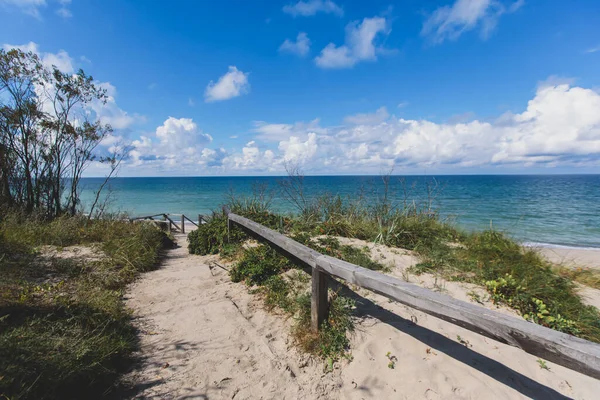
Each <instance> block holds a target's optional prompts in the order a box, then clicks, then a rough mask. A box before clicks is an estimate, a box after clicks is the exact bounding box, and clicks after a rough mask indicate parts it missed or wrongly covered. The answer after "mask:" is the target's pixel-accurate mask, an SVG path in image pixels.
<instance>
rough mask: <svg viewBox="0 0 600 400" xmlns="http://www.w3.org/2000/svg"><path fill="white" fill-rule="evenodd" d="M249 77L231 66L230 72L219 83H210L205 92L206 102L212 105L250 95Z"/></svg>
mask: <svg viewBox="0 0 600 400" xmlns="http://www.w3.org/2000/svg"><path fill="white" fill-rule="evenodd" d="M248 75H249V74H248V73H244V72H242V71H240V70H238V69H237V68H236V67H234V66H230V67H229V70H228V72H227V73H226V74H225V75H223V76H221V77H220V78H219V80H218V81H217V83H214V82H213V81H210V83H209V84H208V86H207V87H206V91H205V92H204V99H205V101H206V102H208V103H210V102H213V101H221V100H227V99H231V98H233V97H237V96H241V95H243V94H246V93H248V92H249V91H250V83H248Z"/></svg>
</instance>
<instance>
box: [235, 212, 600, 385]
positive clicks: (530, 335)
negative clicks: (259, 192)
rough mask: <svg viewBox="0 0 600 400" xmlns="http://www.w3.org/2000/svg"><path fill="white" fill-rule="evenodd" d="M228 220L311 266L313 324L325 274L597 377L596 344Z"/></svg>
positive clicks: (323, 303)
mask: <svg viewBox="0 0 600 400" xmlns="http://www.w3.org/2000/svg"><path fill="white" fill-rule="evenodd" d="M228 215H229V221H230V222H233V223H235V224H236V225H238V226H239V227H241V228H242V229H243V230H244V231H245V232H247V233H248V234H250V235H251V236H253V237H255V238H257V239H259V240H260V241H263V242H266V243H267V244H269V245H270V246H272V247H274V248H275V249H276V250H278V251H280V252H282V253H283V254H284V255H286V256H287V257H289V258H291V259H292V260H294V261H295V262H297V263H300V264H301V265H303V266H304V267H310V268H311V269H312V302H311V318H312V321H311V322H312V327H313V329H315V330H317V329H318V328H319V326H320V325H321V322H322V321H324V320H325V318H326V316H327V311H328V304H327V286H328V285H327V280H328V279H329V276H332V277H337V278H341V279H343V280H345V281H346V282H349V283H352V284H355V285H358V286H360V287H363V288H365V289H369V290H372V291H373V292H376V293H379V294H381V295H383V296H386V297H388V298H390V299H392V300H395V301H398V302H400V303H402V304H405V305H407V306H409V307H412V308H415V309H417V310H420V311H423V312H425V313H427V314H430V315H433V316H435V317H437V318H439V319H443V320H445V321H448V322H451V323H453V324H455V325H459V326H461V327H463V328H466V329H469V330H471V331H473V332H477V333H479V334H481V335H484V336H487V337H489V338H492V339H495V340H497V341H499V342H502V343H506V344H509V345H511V346H515V347H518V348H520V349H522V350H524V351H526V352H527V353H530V354H533V355H535V356H538V357H541V358H543V359H546V360H548V361H552V362H554V363H556V364H558V365H562V366H564V367H567V368H570V369H572V370H575V371H578V372H581V373H583V374H585V375H589V376H592V377H594V378H596V379H600V345H598V344H596V343H592V342H589V341H587V340H583V339H580V338H577V337H574V336H571V335H567V334H565V333H562V332H558V331H555V330H552V329H549V328H546V327H544V326H541V325H537V324H534V323H532V322H527V321H524V320H522V319H519V318H515V317H512V316H508V315H505V314H501V313H498V312H496V311H492V310H488V309H487V308H484V307H480V306H477V305H474V304H470V303H467V302H464V301H460V300H456V299H454V298H452V297H450V296H447V295H443V294H440V293H437V292H434V291H431V290H428V289H425V288H422V287H419V286H416V285H413V284H410V283H407V282H404V281H401V280H399V279H397V278H394V277H392V276H389V275H385V274H382V273H379V272H375V271H371V270H369V269H366V268H362V267H359V266H358V265H354V264H351V263H348V262H345V261H342V260H339V259H337V258H333V257H329V256H326V255H322V254H320V253H318V252H316V251H314V250H312V249H310V248H308V247H306V246H304V245H302V244H300V243H298V242H296V241H294V240H292V239H290V238H288V237H286V236H284V235H282V234H280V233H278V232H276V231H274V230H272V229H269V228H267V227H265V226H263V225H260V224H258V223H256V222H254V221H251V220H249V219H247V218H244V217H241V216H239V215H236V214H233V213H229V214H228Z"/></svg>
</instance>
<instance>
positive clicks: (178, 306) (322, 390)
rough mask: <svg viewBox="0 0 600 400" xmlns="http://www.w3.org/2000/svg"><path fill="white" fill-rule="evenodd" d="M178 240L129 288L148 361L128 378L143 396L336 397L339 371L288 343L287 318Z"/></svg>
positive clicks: (149, 397) (190, 397)
mask: <svg viewBox="0 0 600 400" xmlns="http://www.w3.org/2000/svg"><path fill="white" fill-rule="evenodd" d="M177 239H178V243H179V244H180V246H181V247H179V248H177V249H174V250H171V251H169V253H168V255H167V257H166V259H165V260H164V262H163V265H162V267H161V268H160V269H159V270H157V271H153V272H149V273H147V274H144V275H143V277H142V278H141V279H140V280H138V281H137V282H136V283H135V284H134V285H133V286H132V287H131V289H130V291H129V294H128V299H127V304H128V306H129V307H131V308H133V309H134V311H135V314H136V315H137V316H138V318H137V319H136V323H137V325H138V326H139V327H140V328H141V330H142V335H141V342H142V357H143V362H142V365H141V367H140V368H139V369H138V370H137V371H135V372H134V373H133V374H132V375H131V376H130V377H128V379H129V380H131V381H133V382H134V384H135V385H136V386H137V388H138V389H139V390H141V391H140V393H139V394H138V395H137V396H136V398H147V399H175V398H178V399H232V398H235V399H284V398H286V399H296V398H310V399H313V398H328V395H327V394H328V393H330V392H331V391H332V390H334V379H335V378H334V377H333V375H332V374H328V375H325V374H323V372H322V371H323V367H322V365H319V364H318V363H316V362H312V361H310V360H309V359H308V358H307V357H305V356H304V357H303V356H301V355H299V354H298V353H297V352H296V350H295V349H294V348H293V347H292V346H291V343H288V340H287V336H288V335H287V333H286V332H287V331H286V330H287V327H286V325H287V323H286V321H285V320H284V319H283V318H281V317H278V316H276V315H270V314H267V313H266V312H265V311H263V310H262V309H260V308H258V307H257V305H258V303H257V299H256V297H255V296H254V295H251V294H249V293H248V291H247V289H246V288H245V286H244V285H242V284H234V283H232V282H231V281H230V280H229V277H228V275H227V272H225V271H224V270H222V269H220V268H214V269H212V270H211V269H210V268H209V266H208V264H207V263H208V262H209V261H210V259H211V258H213V259H214V257H210V256H208V257H200V256H194V255H190V254H188V250H187V242H186V240H185V237H184V236H180V237H178V238H177Z"/></svg>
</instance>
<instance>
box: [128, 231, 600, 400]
mask: <svg viewBox="0 0 600 400" xmlns="http://www.w3.org/2000/svg"><path fill="white" fill-rule="evenodd" d="M182 239H183V238H180V243H181V244H182V247H180V248H178V249H175V250H173V251H171V253H170V254H169V257H168V258H167V260H166V262H165V263H164V266H163V267H162V268H161V269H159V270H157V271H154V272H150V273H147V274H144V275H143V277H142V278H141V279H140V280H139V281H138V282H137V283H136V284H134V285H133V286H132V288H131V290H130V292H129V295H128V297H129V298H128V304H129V306H130V307H132V308H133V309H134V310H135V313H136V315H137V316H138V318H137V324H138V326H140V327H141V329H142V332H143V333H142V336H141V339H142V344H143V350H142V354H141V356H142V357H143V360H144V361H143V362H142V364H141V366H140V368H139V369H138V370H136V371H135V372H134V373H132V374H131V375H130V376H129V379H130V380H131V381H132V382H133V383H134V384H136V385H137V387H138V389H139V390H140V392H139V395H138V396H137V397H138V398H155V399H171V398H173V399H175V398H197V399H232V398H234V399H483V398H485V399H488V398H498V399H519V398H538V399H542V398H543V399H552V398H555V399H564V398H576V399H595V398H597V397H598V396H597V394H598V393H599V392H600V381H598V380H595V379H593V378H590V377H587V376H584V375H582V374H579V373H577V372H574V371H571V370H568V369H566V368H563V367H560V366H557V365H554V364H552V363H547V366H548V367H549V369H542V368H541V367H540V365H539V363H538V361H537V357H535V356H532V355H529V354H527V353H525V352H523V351H521V350H519V349H517V348H514V347H511V346H507V345H504V344H501V343H498V342H495V341H493V340H491V339H487V338H485V337H483V336H480V335H478V334H476V333H473V332H470V331H468V330H465V329H462V328H460V327H457V326H455V325H453V324H451V323H448V322H444V321H441V320H439V319H437V318H435V317H432V316H428V315H426V314H424V313H421V312H418V311H415V310H412V309H410V308H408V307H405V306H403V305H400V304H398V303H395V302H390V301H389V300H388V299H386V298H384V297H382V296H379V295H375V294H373V293H371V292H368V291H366V290H363V289H356V288H354V289H356V290H355V291H354V292H352V291H348V293H347V294H348V295H351V296H353V297H354V298H355V300H356V303H357V309H356V315H357V327H356V331H355V333H354V334H353V336H352V355H353V359H352V360H351V361H344V362H342V363H339V364H338V365H336V367H335V369H334V371H333V372H330V373H325V372H324V370H323V367H324V366H323V363H322V362H320V361H318V360H311V359H310V358H309V357H307V356H306V355H303V354H300V353H299V352H298V351H297V350H296V349H295V347H294V346H293V343H291V339H290V338H289V329H290V326H291V324H292V321H289V320H286V319H285V318H284V317H282V316H280V315H276V314H272V313H267V312H266V311H265V310H263V308H262V307H261V302H260V300H259V299H258V298H257V297H256V296H255V295H251V294H249V293H248V289H247V288H246V286H245V285H243V284H241V283H232V282H231V281H230V280H229V277H228V274H227V272H226V271H224V270H222V269H220V268H213V269H211V268H209V266H208V263H209V262H210V260H211V259H213V258H211V257H200V256H192V255H189V254H187V249H186V246H185V241H184V239H183V240H182ZM370 246H372V252H373V254H380V257H383V258H384V259H385V260H387V261H388V262H390V263H394V265H396V268H395V269H394V271H393V274H395V275H398V276H404V277H407V278H408V279H409V280H411V281H412V282H414V283H417V284H420V285H424V286H431V285H433V289H436V288H437V290H443V291H446V292H447V293H448V294H450V295H452V296H456V297H459V298H461V299H463V300H469V298H470V296H468V295H466V293H467V292H469V291H471V290H473V287H470V286H469V285H466V286H461V284H455V283H453V282H442V281H440V280H437V281H435V279H436V278H435V277H428V276H422V277H414V276H412V277H411V276H407V275H406V274H405V273H404V272H403V270H404V269H405V268H406V267H407V266H410V264H411V262H414V260H415V259H414V258H413V257H414V256H413V255H412V254H410V253H409V252H402V251H396V250H394V252H391V251H390V252H389V253H386V251H388V249H386V248H377V246H376V245H370ZM431 279H433V281H432V280H431ZM455 285H456V286H455ZM484 305H486V306H488V307H494V306H493V305H491V304H489V303H487V302H485V301H484ZM503 312H510V313H512V311H511V310H504V311H503ZM390 358H391V359H393V360H395V364H394V365H393V367H394V368H390Z"/></svg>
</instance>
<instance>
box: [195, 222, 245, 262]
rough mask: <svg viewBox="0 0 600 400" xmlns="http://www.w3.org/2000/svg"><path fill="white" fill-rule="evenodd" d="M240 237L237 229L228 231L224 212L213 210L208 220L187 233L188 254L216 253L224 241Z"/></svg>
mask: <svg viewBox="0 0 600 400" xmlns="http://www.w3.org/2000/svg"><path fill="white" fill-rule="evenodd" d="M242 237H243V234H242V232H241V231H239V230H238V229H232V230H231V232H230V231H229V228H228V220H227V216H226V215H225V214H224V213H217V212H214V213H213V214H212V217H211V218H210V219H209V220H208V222H206V223H204V224H200V226H199V227H198V229H196V230H195V231H191V232H190V233H189V234H188V237H187V240H188V248H189V252H190V254H198V255H206V254H217V253H218V252H219V251H220V249H221V248H222V247H223V246H224V245H225V244H226V243H228V242H229V241H232V242H236V241H240V240H241V238H242Z"/></svg>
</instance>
